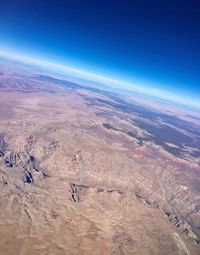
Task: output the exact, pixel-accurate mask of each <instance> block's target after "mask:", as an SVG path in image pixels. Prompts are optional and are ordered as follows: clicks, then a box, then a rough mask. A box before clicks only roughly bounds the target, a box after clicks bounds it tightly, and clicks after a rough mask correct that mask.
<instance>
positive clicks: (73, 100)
mask: <svg viewBox="0 0 200 255" xmlns="http://www.w3.org/2000/svg"><path fill="white" fill-rule="evenodd" d="M12 79H15V75H13V76H12V77H10V78H9V82H10V83H12ZM32 83H33V81H32ZM42 86H43V85H42V84H41V83H40V87H42ZM36 87H37V86H36ZM47 87H48V86H47ZM51 88H52V90H55V91H56V93H50V92H49V91H47V92H46V91H44V92H41V91H38V92H37V91H34V92H24V91H22V90H21V91H20V90H19V91H16V90H12V91H11V90H8V89H7V90H5V89H2V91H1V92H0V99H1V101H0V123H1V125H0V138H1V140H0V146H1V147H2V148H0V151H1V150H2V151H3V155H2V156H1V157H0V237H1V238H0V254H2V255H4V254H5V255H7V254H8V255H10V254H11V255H13V254H14V255H18V254H19V255H29V254H30V255H35V254H38V255H40V254H45V255H57V254H59V255H64V254H99V255H100V254H101V255H102V254H105V255H107V254H139V255H143V254H146V255H147V254H152V255H156V254H158V255H160V254H163V255H164V254H167V255H168V254H170V255H172V254H174V255H175V254H177V255H178V254H179V255H190V254H192V255H195V254H200V246H199V245H197V244H196V241H195V240H198V236H197V235H196V234H195V232H194V231H193V227H194V226H195V227H197V226H199V223H200V221H199V219H200V214H199V208H200V196H199V192H198V188H199V187H198V184H199V183H200V182H199V180H200V179H199V172H200V171H199V165H198V164H196V163H195V164H193V163H191V162H186V161H185V160H183V159H177V158H175V157H173V156H172V155H170V154H169V153H168V152H166V151H164V150H163V149H162V148H161V147H159V146H157V145H155V144H153V143H150V142H148V143H146V144H143V146H138V144H137V141H136V140H135V138H133V137H130V136H128V135H127V134H126V133H123V132H122V131H119V130H113V129H107V128H105V127H104V126H103V123H112V125H114V124H115V126H117V127H118V128H123V130H128V129H129V128H132V130H134V131H135V132H137V133H138V134H140V135H141V136H142V135H145V131H144V130H141V129H140V128H138V127H137V126H135V127H133V126H131V124H130V115H129V114H124V115H123V116H122V115H120V113H118V115H115V116H114V115H113V114H112V111H113V110H112V109H111V108H110V107H108V106H99V105H94V106H88V104H87V100H86V99H85V98H86V96H89V97H93V98H95V97H96V98H99V97H101V98H104V96H103V95H98V94H95V93H92V92H88V91H81V90H76V91H74V90H71V89H67V88H63V87H62V88H60V87H59V86H56V85H55V87H53V85H51V84H50V85H49V87H48V89H51ZM102 111H103V112H104V114H103V115H99V114H98V113H100V112H102ZM105 112H106V114H105ZM3 144H4V145H3ZM3 147H4V148H3ZM31 157H34V160H31ZM6 160H8V161H12V162H13V164H12V166H8V164H7V165H6ZM29 173H31V181H30V183H28V182H26V181H27V176H28V175H29ZM29 177H30V175H29ZM195 210H196V211H195ZM189 213H191V217H190V218H188V219H190V222H189V223H188V221H187V220H186V215H188V214H189ZM170 221H171V222H170Z"/></svg>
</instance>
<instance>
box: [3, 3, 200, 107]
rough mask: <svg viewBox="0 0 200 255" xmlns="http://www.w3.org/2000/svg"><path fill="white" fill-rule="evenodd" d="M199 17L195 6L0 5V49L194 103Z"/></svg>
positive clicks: (198, 90)
mask: <svg viewBox="0 0 200 255" xmlns="http://www.w3.org/2000/svg"><path fill="white" fill-rule="evenodd" d="M199 13H200V2H199V1H198V0H196V1H193V0H187V1H186V0H180V1H178V0H168V1H165V0H157V1H155V0H151V1H150V0H140V1H135V0H129V1H127V0H123V1H119V0H115V1H114V0H109V1H108V0H106V1H104V0H98V1H97V0H91V1H88V0H84V1H83V0H48V1H41V0H34V1H32V0H0V51H3V50H4V49H7V51H8V52H9V49H12V50H10V52H17V53H20V54H22V55H23V54H24V55H25V56H26V55H27V56H29V58H30V56H33V58H34V59H35V60H36V59H46V60H48V62H50V63H60V65H62V66H64V65H66V66H69V67H72V68H75V69H77V70H84V72H86V73H94V74H95V75H97V76H100V77H109V78H108V79H110V80H115V81H117V80H119V81H124V84H127V86H128V85H130V86H131V84H133V86H134V84H138V86H141V87H144V88H145V89H146V88H147V89H149V90H154V91H161V93H163V91H165V92H166V94H167V93H168V94H169V97H170V95H171V96H172V97H173V96H174V98H177V97H181V98H182V100H184V98H185V99H188V98H189V99H190V101H196V102H197V101H198V100H199V101H200V15H199ZM108 81H109V80H108ZM114 84H116V83H114ZM116 85H117V84H116ZM188 101H189V100H188ZM197 103H198V102H197Z"/></svg>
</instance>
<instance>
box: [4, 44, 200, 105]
mask: <svg viewBox="0 0 200 255" xmlns="http://www.w3.org/2000/svg"><path fill="white" fill-rule="evenodd" d="M0 57H3V58H6V59H10V60H14V61H19V62H23V63H27V64H31V65H36V66H41V67H43V68H49V69H52V70H54V71H57V72H60V73H62V74H63V75H67V74H68V75H69V74H70V75H76V76H74V77H77V76H78V78H85V79H89V80H90V81H94V82H99V83H102V84H104V85H107V86H108V87H113V88H116V89H122V90H123V89H124V90H129V91H130V92H131V91H132V92H139V93H142V94H146V95H149V96H153V97H156V98H158V99H164V100H167V101H171V102H174V103H176V104H177V103H178V104H183V105H185V106H190V107H195V108H198V109H199V108H200V102H199V101H196V100H192V99H191V98H189V97H188V98H186V97H184V99H183V95H182V96H181V95H176V94H175V93H173V92H172V91H171V92H169V91H167V90H165V89H160V88H156V87H151V88H149V87H146V86H144V85H141V84H137V85H136V84H134V83H132V82H131V83H129V82H126V81H121V80H115V79H112V78H110V77H107V76H104V75H101V74H96V73H94V72H88V71H85V70H82V69H77V68H74V67H71V66H70V67H69V66H68V65H66V64H60V63H56V62H50V61H48V60H47V59H43V58H36V56H35V54H34V55H31V56H30V55H24V54H21V53H19V52H16V51H13V50H12V49H10V48H4V49H0Z"/></svg>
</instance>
